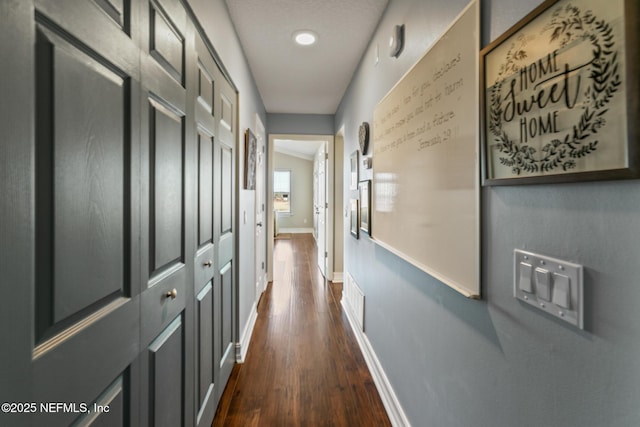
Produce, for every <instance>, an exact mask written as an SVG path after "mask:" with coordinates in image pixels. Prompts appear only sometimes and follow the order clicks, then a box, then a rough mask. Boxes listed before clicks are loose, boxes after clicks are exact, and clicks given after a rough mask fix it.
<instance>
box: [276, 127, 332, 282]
mask: <svg viewBox="0 0 640 427" xmlns="http://www.w3.org/2000/svg"><path fill="white" fill-rule="evenodd" d="M276 139H290V140H296V141H324V142H325V143H326V144H327V153H328V154H329V158H328V159H327V202H328V204H329V205H328V207H327V209H326V211H327V226H326V233H325V234H326V241H325V247H326V248H327V249H326V250H327V253H328V256H327V279H328V280H333V265H334V263H333V235H334V226H333V224H334V188H333V186H334V136H333V135H300V134H269V143H268V146H267V150H268V152H269V155H268V156H267V174H268V177H267V186H266V187H267V188H266V192H267V194H266V195H265V200H266V201H267V229H266V231H267V281H268V282H272V281H273V245H274V236H273V232H274V215H273V197H271V194H273V170H274V167H273V157H274V147H275V140H276Z"/></svg>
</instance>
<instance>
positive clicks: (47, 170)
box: [0, 0, 237, 426]
mask: <svg viewBox="0 0 640 427" xmlns="http://www.w3.org/2000/svg"><path fill="white" fill-rule="evenodd" d="M0 13H1V16H2V21H3V25H2V28H1V29H0V35H2V36H3V37H2V38H1V39H0V43H1V45H0V47H1V49H2V52H1V56H0V59H2V61H0V70H1V71H2V75H3V81H2V93H3V96H6V99H8V100H9V102H4V103H3V107H2V113H3V114H2V115H1V116H2V117H0V123H1V124H2V128H3V130H5V129H6V133H5V135H6V136H7V139H5V140H3V142H2V146H1V148H0V150H1V154H2V156H1V158H0V162H1V163H0V164H1V166H2V169H1V172H0V173H1V178H2V179H1V180H0V191H1V194H2V207H1V209H0V215H1V216H0V219H1V221H0V231H1V233H2V234H1V235H0V237H1V239H0V255H1V257H0V265H1V266H2V288H1V291H2V292H3V294H5V295H11V296H12V298H11V300H10V301H9V300H8V299H5V305H6V307H2V308H1V309H0V312H1V313H2V319H1V320H2V323H3V325H5V326H8V327H3V328H2V330H1V332H0V339H1V340H2V344H3V345H2V349H1V351H0V374H1V375H2V377H1V378H2V381H3V384H2V386H1V387H0V397H2V402H5V401H9V402H11V401H16V402H18V401H21V402H37V404H38V408H37V409H38V410H37V411H35V413H33V414H30V415H25V414H21V415H13V416H12V415H5V414H0V425H16V426H19V425H48V426H58V425H60V426H66V425H71V424H74V425H109V426H118V425H125V426H126V425H130V426H162V425H167V426H181V425H185V426H190V425H196V424H197V425H205V424H210V423H211V421H212V419H213V414H214V412H215V407H216V405H217V403H218V400H219V398H220V395H221V394H222V391H223V390H224V386H225V384H226V382H227V379H228V377H229V374H230V371H231V366H232V365H233V363H234V360H235V346H234V342H233V340H234V338H235V336H234V316H235V302H234V301H235V294H234V292H235V286H236V284H235V277H234V270H235V268H236V266H235V264H234V253H235V248H234V228H235V210H234V205H235V196H234V193H235V163H236V150H235V147H236V144H237V141H236V126H237V123H236V114H237V113H236V112H237V106H236V102H237V101H236V100H237V94H236V93H235V91H234V89H233V88H232V86H231V85H230V84H229V83H228V82H227V81H226V80H225V79H224V77H223V75H222V73H221V72H220V70H219V68H218V67H217V65H216V63H215V61H214V59H213V57H212V56H211V53H210V51H209V49H208V48H207V45H206V44H205V43H204V42H203V41H202V40H201V39H200V36H199V35H198V33H197V31H196V29H195V26H194V24H193V23H192V22H191V17H190V13H189V12H188V10H187V8H185V6H184V5H183V3H182V2H180V1H178V0H130V1H127V0H73V1H72V0H35V1H32V2H30V1H25V0H5V1H3V2H0ZM4 104H6V105H4ZM5 106H7V107H8V106H11V107H12V108H11V109H10V110H9V109H6V108H5ZM3 132H4V131H3ZM40 402H44V403H46V402H54V403H55V402H61V403H66V404H67V405H66V406H65V407H64V409H62V410H61V409H60V407H58V408H57V409H56V407H53V408H52V410H51V412H45V411H43V410H42V407H40V406H39V404H40ZM94 404H96V405H99V406H101V407H108V408H109V412H91V413H88V412H87V411H85V409H93V408H94ZM84 405H86V407H85V406H84Z"/></svg>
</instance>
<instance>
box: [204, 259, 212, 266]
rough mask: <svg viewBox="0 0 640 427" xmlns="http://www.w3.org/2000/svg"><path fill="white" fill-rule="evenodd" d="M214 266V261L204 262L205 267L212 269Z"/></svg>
mask: <svg viewBox="0 0 640 427" xmlns="http://www.w3.org/2000/svg"><path fill="white" fill-rule="evenodd" d="M212 265H213V261H211V260H209V261H205V262H204V266H205V267H211V266H212Z"/></svg>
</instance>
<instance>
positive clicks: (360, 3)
mask: <svg viewBox="0 0 640 427" xmlns="http://www.w3.org/2000/svg"><path fill="white" fill-rule="evenodd" d="M225 2H226V4H227V8H228V10H229V14H230V15H231V20H232V22H233V25H234V26H235V29H236V32H237V33H238V37H239V38H240V43H241V44H242V47H243V49H244V53H245V55H246V57H247V60H248V62H249V66H250V68H251V72H252V74H253V77H254V79H255V81H256V84H257V86H258V91H259V92H260V95H261V96H262V100H263V102H264V106H265V108H266V110H267V112H268V113H298V114H334V113H335V112H336V110H337V108H338V105H339V103H340V100H341V99H342V96H343V95H344V92H345V91H346V89H347V86H348V85H349V82H350V81H351V77H352V75H353V73H354V71H355V69H356V67H357V65H358V63H359V62H360V58H361V57H362V54H363V53H364V50H365V49H366V47H367V45H368V43H369V40H370V38H371V36H372V34H373V32H374V30H375V28H376V26H377V25H378V21H379V20H380V17H381V16H382V13H383V12H384V10H385V8H386V6H387V3H388V0H225ZM303 29H304V30H311V31H313V32H315V33H316V34H317V35H318V40H317V42H316V43H315V44H314V45H312V46H299V45H297V44H296V43H295V42H294V41H293V37H292V36H293V33H294V32H296V31H297V30H303Z"/></svg>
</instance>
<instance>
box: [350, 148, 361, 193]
mask: <svg viewBox="0 0 640 427" xmlns="http://www.w3.org/2000/svg"><path fill="white" fill-rule="evenodd" d="M358 159H359V155H358V150H356V151H354V152H353V153H351V159H350V160H351V169H350V171H351V174H350V175H349V176H350V177H351V182H350V185H349V190H357V189H358V176H359V174H358Z"/></svg>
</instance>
